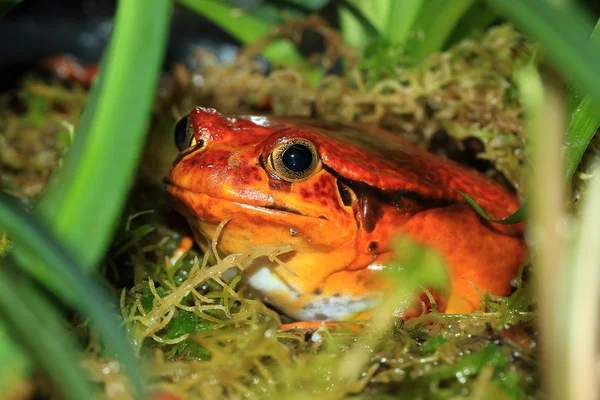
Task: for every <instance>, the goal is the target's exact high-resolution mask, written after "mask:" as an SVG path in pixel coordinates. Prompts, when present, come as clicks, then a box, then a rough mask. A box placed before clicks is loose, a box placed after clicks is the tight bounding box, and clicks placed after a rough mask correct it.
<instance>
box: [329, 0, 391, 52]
mask: <svg viewBox="0 0 600 400" xmlns="http://www.w3.org/2000/svg"><path fill="white" fill-rule="evenodd" d="M339 17H340V29H341V31H342V38H343V39H344V43H345V44H346V45H348V46H351V47H358V48H360V47H364V46H366V45H367V44H368V43H369V41H370V40H373V39H375V38H377V37H379V36H380V34H381V33H380V32H379V30H378V28H377V27H376V26H375V25H374V24H373V23H372V22H371V20H370V19H369V18H367V16H366V15H365V14H364V13H363V12H362V11H361V9H360V8H359V7H357V6H356V5H355V4H354V2H350V1H347V0H342V1H341V2H340V6H339Z"/></svg>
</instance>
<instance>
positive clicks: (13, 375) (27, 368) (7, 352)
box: [0, 271, 33, 398]
mask: <svg viewBox="0 0 600 400" xmlns="http://www.w3.org/2000/svg"><path fill="white" fill-rule="evenodd" d="M0 274H2V271H0ZM1 315H2V313H1V312H0V320H1V319H2V318H1ZM32 369H33V364H32V363H31V360H30V359H29V358H28V357H27V354H26V353H25V352H24V351H23V350H22V349H21V348H20V347H19V346H17V345H16V343H15V342H14V341H13V340H12V339H11V338H10V336H9V335H8V332H7V330H6V327H5V326H4V325H3V322H2V321H0V397H2V398H7V397H9V394H10V393H11V392H12V391H13V390H15V386H17V385H19V384H20V383H22V382H23V381H25V379H27V375H28V374H29V373H30V372H31V370H32Z"/></svg>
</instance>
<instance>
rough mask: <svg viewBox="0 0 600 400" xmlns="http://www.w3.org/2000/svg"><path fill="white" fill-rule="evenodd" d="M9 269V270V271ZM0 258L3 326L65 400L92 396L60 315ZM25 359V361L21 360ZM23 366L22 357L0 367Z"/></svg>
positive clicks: (90, 397)
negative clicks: (0, 263)
mask: <svg viewBox="0 0 600 400" xmlns="http://www.w3.org/2000/svg"><path fill="white" fill-rule="evenodd" d="M11 269H12V272H11ZM15 270H16V269H15V268H14V267H13V266H11V265H8V263H7V260H6V259H4V260H2V265H1V266H0V316H1V317H2V321H3V322H4V324H5V327H6V328H7V330H8V331H9V333H10V334H11V337H12V338H14V339H15V340H16V341H18V343H19V344H20V345H21V346H22V348H23V349H26V350H27V354H28V355H29V356H30V357H31V359H32V360H35V361H36V362H37V365H39V366H41V367H42V369H43V370H44V371H45V372H46V374H48V376H49V377H50V378H51V379H52V381H53V382H54V383H55V384H56V387H57V388H58V389H59V391H60V392H62V395H63V396H64V398H66V399H71V400H78V399H92V398H94V397H95V395H96V391H95V390H94V389H93V387H92V386H91V385H90V384H89V382H88V380H87V377H86V376H85V374H84V373H83V371H82V370H81V368H80V367H79V357H78V355H77V352H76V347H75V345H74V343H73V340H72V339H71V336H70V335H69V334H68V333H67V332H66V330H65V329H64V327H63V318H62V316H61V315H60V314H59V313H58V312H57V310H56V309H55V308H54V307H52V306H51V304H52V301H51V300H50V299H49V298H47V297H44V296H42V295H41V294H40V291H39V289H36V288H34V287H33V286H32V285H31V282H30V281H29V280H28V279H27V277H25V276H19V275H18V274H16V273H14V272H15ZM17 351H18V350H17ZM25 362H26V361H25ZM7 366H9V367H11V369H12V368H16V369H18V368H23V367H24V365H23V360H21V361H20V362H17V363H15V364H6V365H3V366H2V367H7Z"/></svg>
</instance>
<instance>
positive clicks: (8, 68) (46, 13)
mask: <svg viewBox="0 0 600 400" xmlns="http://www.w3.org/2000/svg"><path fill="white" fill-rule="evenodd" d="M137 1H147V2H148V4H151V2H152V0H137ZM262 1H264V0H235V2H236V3H237V4H239V5H240V6H252V5H257V4H259V3H261V2H262ZM270 1H271V2H272V3H275V4H277V3H278V2H279V3H280V4H281V3H285V0H270ZM507 1H513V0H507ZM116 3H117V1H116V0H23V1H22V2H21V3H20V4H18V5H17V6H15V7H14V8H13V9H11V10H10V11H9V12H8V14H7V15H5V16H4V17H2V18H1V19H0V89H2V88H5V87H6V86H7V85H9V86H12V85H11V83H13V82H15V81H16V80H18V76H19V74H21V73H22V72H23V71H27V70H30V69H31V68H32V67H33V66H35V65H36V64H37V63H38V62H39V60H41V59H43V58H46V57H50V56H54V55H57V54H65V53H69V54H72V55H75V56H76V57H78V58H80V59H81V60H82V61H84V62H96V61H97V60H98V59H99V57H100V55H101V53H102V49H103V48H104V45H105V44H106V41H107V40H108V37H109V34H110V30H111V27H112V17H113V14H114V12H115V5H116ZM579 3H580V4H583V5H584V6H585V7H586V8H587V9H588V10H589V11H590V12H592V14H593V15H594V16H595V17H596V18H598V15H600V0H580V1H579ZM324 16H325V17H326V19H327V20H328V21H329V23H331V24H333V25H336V24H337V19H336V18H337V13H336V10H335V5H334V4H330V5H329V6H327V7H326V8H325V9H324ZM237 45H238V43H237V41H236V40H235V39H234V38H233V37H231V36H230V35H228V34H227V33H225V32H223V31H222V30H220V29H219V28H218V27H217V26H215V25H214V24H212V23H211V22H210V21H208V20H206V19H204V18H202V17H200V16H199V15H198V14H195V13H194V12H192V11H190V10H188V9H187V8H185V7H182V6H176V7H175V10H174V13H173V21H172V25H171V33H170V37H169V46H168V49H167V57H166V63H169V62H171V61H184V62H185V61H186V57H189V55H190V52H191V49H192V48H193V47H195V46H201V47H203V48H207V49H209V50H211V51H213V52H214V53H215V54H216V55H217V56H218V57H219V59H221V60H222V61H226V60H228V59H231V58H233V57H234V56H235V53H236V49H237V47H238V46H237ZM309 47H310V46H309ZM312 47H314V46H312Z"/></svg>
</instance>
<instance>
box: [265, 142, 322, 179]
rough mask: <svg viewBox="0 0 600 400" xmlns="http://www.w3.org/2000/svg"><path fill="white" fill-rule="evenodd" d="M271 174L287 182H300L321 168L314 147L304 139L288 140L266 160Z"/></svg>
mask: <svg viewBox="0 0 600 400" xmlns="http://www.w3.org/2000/svg"><path fill="white" fill-rule="evenodd" d="M267 165H268V167H269V169H270V170H271V172H272V173H274V174H275V175H277V176H278V177H279V178H281V179H283V180H285V181H288V182H301V181H303V180H306V179H308V178H310V177H311V176H313V175H314V174H315V173H317V171H318V170H319V168H320V167H321V159H320V158H319V155H318V154H317V150H316V148H315V146H314V145H313V144H312V143H311V142H309V141H308V140H306V139H300V138H296V139H289V140H288V141H287V142H285V143H283V144H281V145H279V146H278V147H276V148H275V149H274V150H273V151H272V152H271V154H269V156H268V158H267Z"/></svg>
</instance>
